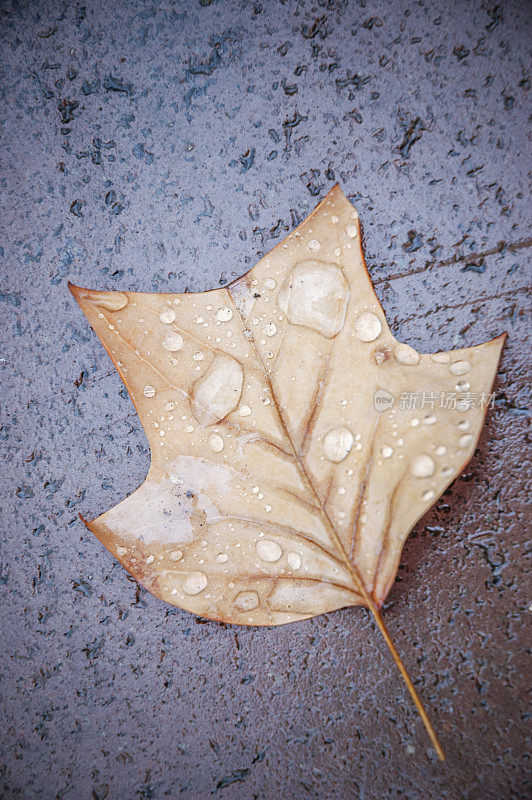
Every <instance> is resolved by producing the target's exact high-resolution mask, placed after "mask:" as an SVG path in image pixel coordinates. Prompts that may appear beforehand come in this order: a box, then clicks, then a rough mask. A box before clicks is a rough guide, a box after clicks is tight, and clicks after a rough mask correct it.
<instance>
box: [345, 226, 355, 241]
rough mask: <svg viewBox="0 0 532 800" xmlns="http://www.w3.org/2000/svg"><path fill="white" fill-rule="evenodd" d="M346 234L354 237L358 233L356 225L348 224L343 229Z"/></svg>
mask: <svg viewBox="0 0 532 800" xmlns="http://www.w3.org/2000/svg"><path fill="white" fill-rule="evenodd" d="M345 232H346V234H347V236H348V237H349V238H350V239H354V238H355V236H356V235H357V234H358V230H357V226H356V225H348V226H347V228H346V229H345Z"/></svg>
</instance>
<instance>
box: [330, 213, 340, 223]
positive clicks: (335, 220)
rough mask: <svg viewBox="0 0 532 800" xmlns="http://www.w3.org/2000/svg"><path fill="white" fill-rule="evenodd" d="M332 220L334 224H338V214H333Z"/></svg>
mask: <svg viewBox="0 0 532 800" xmlns="http://www.w3.org/2000/svg"><path fill="white" fill-rule="evenodd" d="M331 222H332V224H333V225H336V223H337V222H338V217H337V216H336V214H333V215H332V217H331Z"/></svg>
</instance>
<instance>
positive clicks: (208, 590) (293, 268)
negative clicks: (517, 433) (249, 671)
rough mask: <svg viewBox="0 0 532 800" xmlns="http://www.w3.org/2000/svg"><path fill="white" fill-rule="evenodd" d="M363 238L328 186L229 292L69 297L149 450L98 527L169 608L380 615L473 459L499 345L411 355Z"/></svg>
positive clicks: (290, 616)
mask: <svg viewBox="0 0 532 800" xmlns="http://www.w3.org/2000/svg"><path fill="white" fill-rule="evenodd" d="M360 238H361V237H360V228H359V221H358V216H357V214H356V212H355V210H354V209H353V207H352V206H351V204H350V203H349V201H348V200H347V198H346V197H345V196H344V195H343V194H342V192H341V190H340V189H339V188H338V187H334V188H333V189H332V190H331V191H330V192H329V194H328V195H327V196H326V198H325V199H324V200H323V201H322V202H321V203H320V204H319V205H318V207H317V208H316V209H315V211H314V212H313V213H312V214H311V215H310V216H309V217H308V218H307V219H306V220H305V221H304V222H303V223H302V224H301V225H300V226H299V227H298V228H297V229H296V230H295V231H294V232H293V233H291V234H290V235H289V236H288V237H287V238H286V239H285V240H284V241H283V242H281V243H280V244H279V245H278V246H277V247H276V248H275V249H274V250H273V251H272V252H271V253H269V254H268V255H267V256H265V257H264V258H263V259H261V261H260V262H259V263H258V264H257V265H256V266H255V267H254V268H253V269H252V270H251V271H250V272H249V273H247V274H246V275H245V276H244V277H242V278H240V279H239V280H237V281H235V282H234V283H233V284H231V285H230V286H228V287H227V288H224V289H216V290H213V291H210V292H203V293H198V294H174V293H169V294H146V293H137V292H105V291H92V290H89V289H82V288H79V287H74V286H72V287H71V291H72V293H73V294H74V296H75V298H76V300H77V301H78V303H79V305H80V306H81V308H82V310H83V312H84V313H85V315H86V316H87V318H88V320H89V322H90V324H91V326H92V327H93V329H94V330H95V332H96V333H97V334H98V336H99V338H100V339H101V341H102V343H103V345H104V347H105V348H106V350H107V352H108V353H109V355H110V356H111V358H112V360H113V363H114V364H115V366H116V368H117V369H118V371H119V373H120V375H121V377H122V380H123V381H124V383H125V385H126V387H127V389H128V391H129V393H130V395H131V398H132V400H133V402H134V404H135V407H136V409H137V411H138V414H139V417H140V420H141V422H142V425H143V427H144V430H145V432H146V436H147V438H148V442H149V445H150V450H151V466H150V469H149V473H148V476H147V478H146V480H145V481H144V483H143V484H142V485H141V486H140V488H139V489H137V490H136V491H135V492H133V494H132V495H130V496H129V497H128V498H126V499H125V500H123V501H122V502H121V503H119V504H118V505H117V506H115V507H114V508H112V509H111V510H110V511H107V512H106V513H104V514H102V515H101V516H99V517H98V518H97V519H95V520H93V521H92V522H88V523H87V525H88V527H89V528H90V530H91V531H93V532H94V533H95V534H96V536H97V537H98V538H99V539H100V540H101V541H102V542H103V544H104V545H105V546H106V547H107V548H108V550H110V551H111V553H112V554H113V555H114V556H115V557H116V558H118V559H119V560H120V561H121V562H122V564H123V565H124V567H125V568H126V569H127V570H128V571H129V572H130V573H131V574H132V575H133V576H134V577H135V578H136V579H137V580H138V581H140V583H142V584H143V585H144V586H145V587H146V588H147V589H149V591H151V592H152V593H153V594H155V595H157V596H158V597H160V598H161V599H162V600H165V601H166V602H168V603H172V604H174V605H177V606H180V607H181V608H184V609H187V610H189V611H191V612H193V613H195V614H198V615H201V616H203V617H210V618H213V619H218V620H223V621H225V622H231V623H238V624H249V625H277V624H281V623H285V622H291V621H294V620H298V619H302V618H305V617H311V616H314V615H316V614H322V613H324V612H327V611H332V610H333V609H337V608H341V607H343V606H350V605H357V604H361V605H368V602H369V601H368V598H369V599H370V601H371V603H373V604H374V605H375V606H376V607H377V608H379V607H380V606H381V605H382V603H383V602H384V600H385V598H386V596H387V594H388V592H389V591H390V588H391V586H392V584H393V581H394V579H395V575H396V572H397V568H398V564H399V559H400V555H401V551H402V548H403V544H404V542H405V539H406V537H407V535H408V533H409V531H410V530H411V529H412V526H413V525H414V524H415V523H416V521H417V520H418V519H419V518H420V517H421V516H422V515H423V514H425V513H426V511H427V510H428V509H429V508H430V507H431V506H432V505H433V503H434V502H435V500H436V499H437V498H438V497H439V496H440V495H441V494H442V492H443V491H445V489H446V488H447V486H449V484H450V483H451V482H452V481H453V480H454V479H455V478H456V476H457V475H458V474H459V473H460V472H461V471H462V470H463V468H464V466H465V465H466V464H467V462H468V461H469V459H470V458H471V457H472V455H473V453H474V449H475V445H476V443H477V441H478V438H479V435H480V431H481V428H482V423H483V419H484V414H485V399H486V397H487V395H488V394H489V392H490V391H491V388H492V384H493V380H494V377H495V373H496V370H497V365H498V362H499V357H500V353H501V348H502V345H503V343H504V336H501V337H499V338H497V339H494V340H492V341H490V342H487V343H485V344H481V345H478V346H476V347H470V348H465V349H460V350H453V351H449V352H445V353H439V354H433V355H431V354H420V353H417V352H416V351H415V350H413V349H412V348H411V347H409V346H408V345H406V344H402V343H400V342H399V341H398V340H396V339H395V338H394V337H393V336H392V334H391V332H390V329H389V327H388V324H387V322H386V319H385V316H384V313H383V311H382V308H381V306H380V304H379V302H378V300H377V298H376V295H375V292H374V290H373V287H372V284H371V281H370V279H369V275H368V273H367V270H366V267H365V263H364V256H363V252H362V246H361V241H360ZM414 394H415V395H416V396H417V404H418V406H419V404H420V403H421V402H422V401H423V400H424V403H423V405H424V407H423V408H422V409H421V410H420V409H419V407H418V408H417V409H416V408H414V409H412V408H409V407H408V405H409V401H408V398H409V397H411V396H412V395H414ZM483 394H484V396H485V398H484V403H479V398H480V397H481V396H482V395H483ZM472 396H473V397H475V398H476V402H473V403H471V397H472ZM442 406H443V407H442ZM126 468H127V463H126V461H125V462H124V469H126Z"/></svg>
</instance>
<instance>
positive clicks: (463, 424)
mask: <svg viewBox="0 0 532 800" xmlns="http://www.w3.org/2000/svg"><path fill="white" fill-rule="evenodd" d="M458 427H459V428H460V430H461V431H468V430H469V428H470V427H471V423H470V422H469V420H468V419H462V420H460V422H459V423H458Z"/></svg>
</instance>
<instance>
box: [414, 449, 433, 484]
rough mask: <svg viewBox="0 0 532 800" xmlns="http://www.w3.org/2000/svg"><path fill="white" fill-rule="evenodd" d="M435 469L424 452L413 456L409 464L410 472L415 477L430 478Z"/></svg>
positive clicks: (430, 459)
mask: <svg viewBox="0 0 532 800" xmlns="http://www.w3.org/2000/svg"><path fill="white" fill-rule="evenodd" d="M435 469H436V464H435V463H434V461H433V460H432V458H431V457H430V456H428V455H427V454H426V453H422V454H421V455H419V456H415V457H414V458H413V459H412V462H411V464H410V472H411V473H412V475H414V477H415V478H430V477H431V475H434V470H435Z"/></svg>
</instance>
